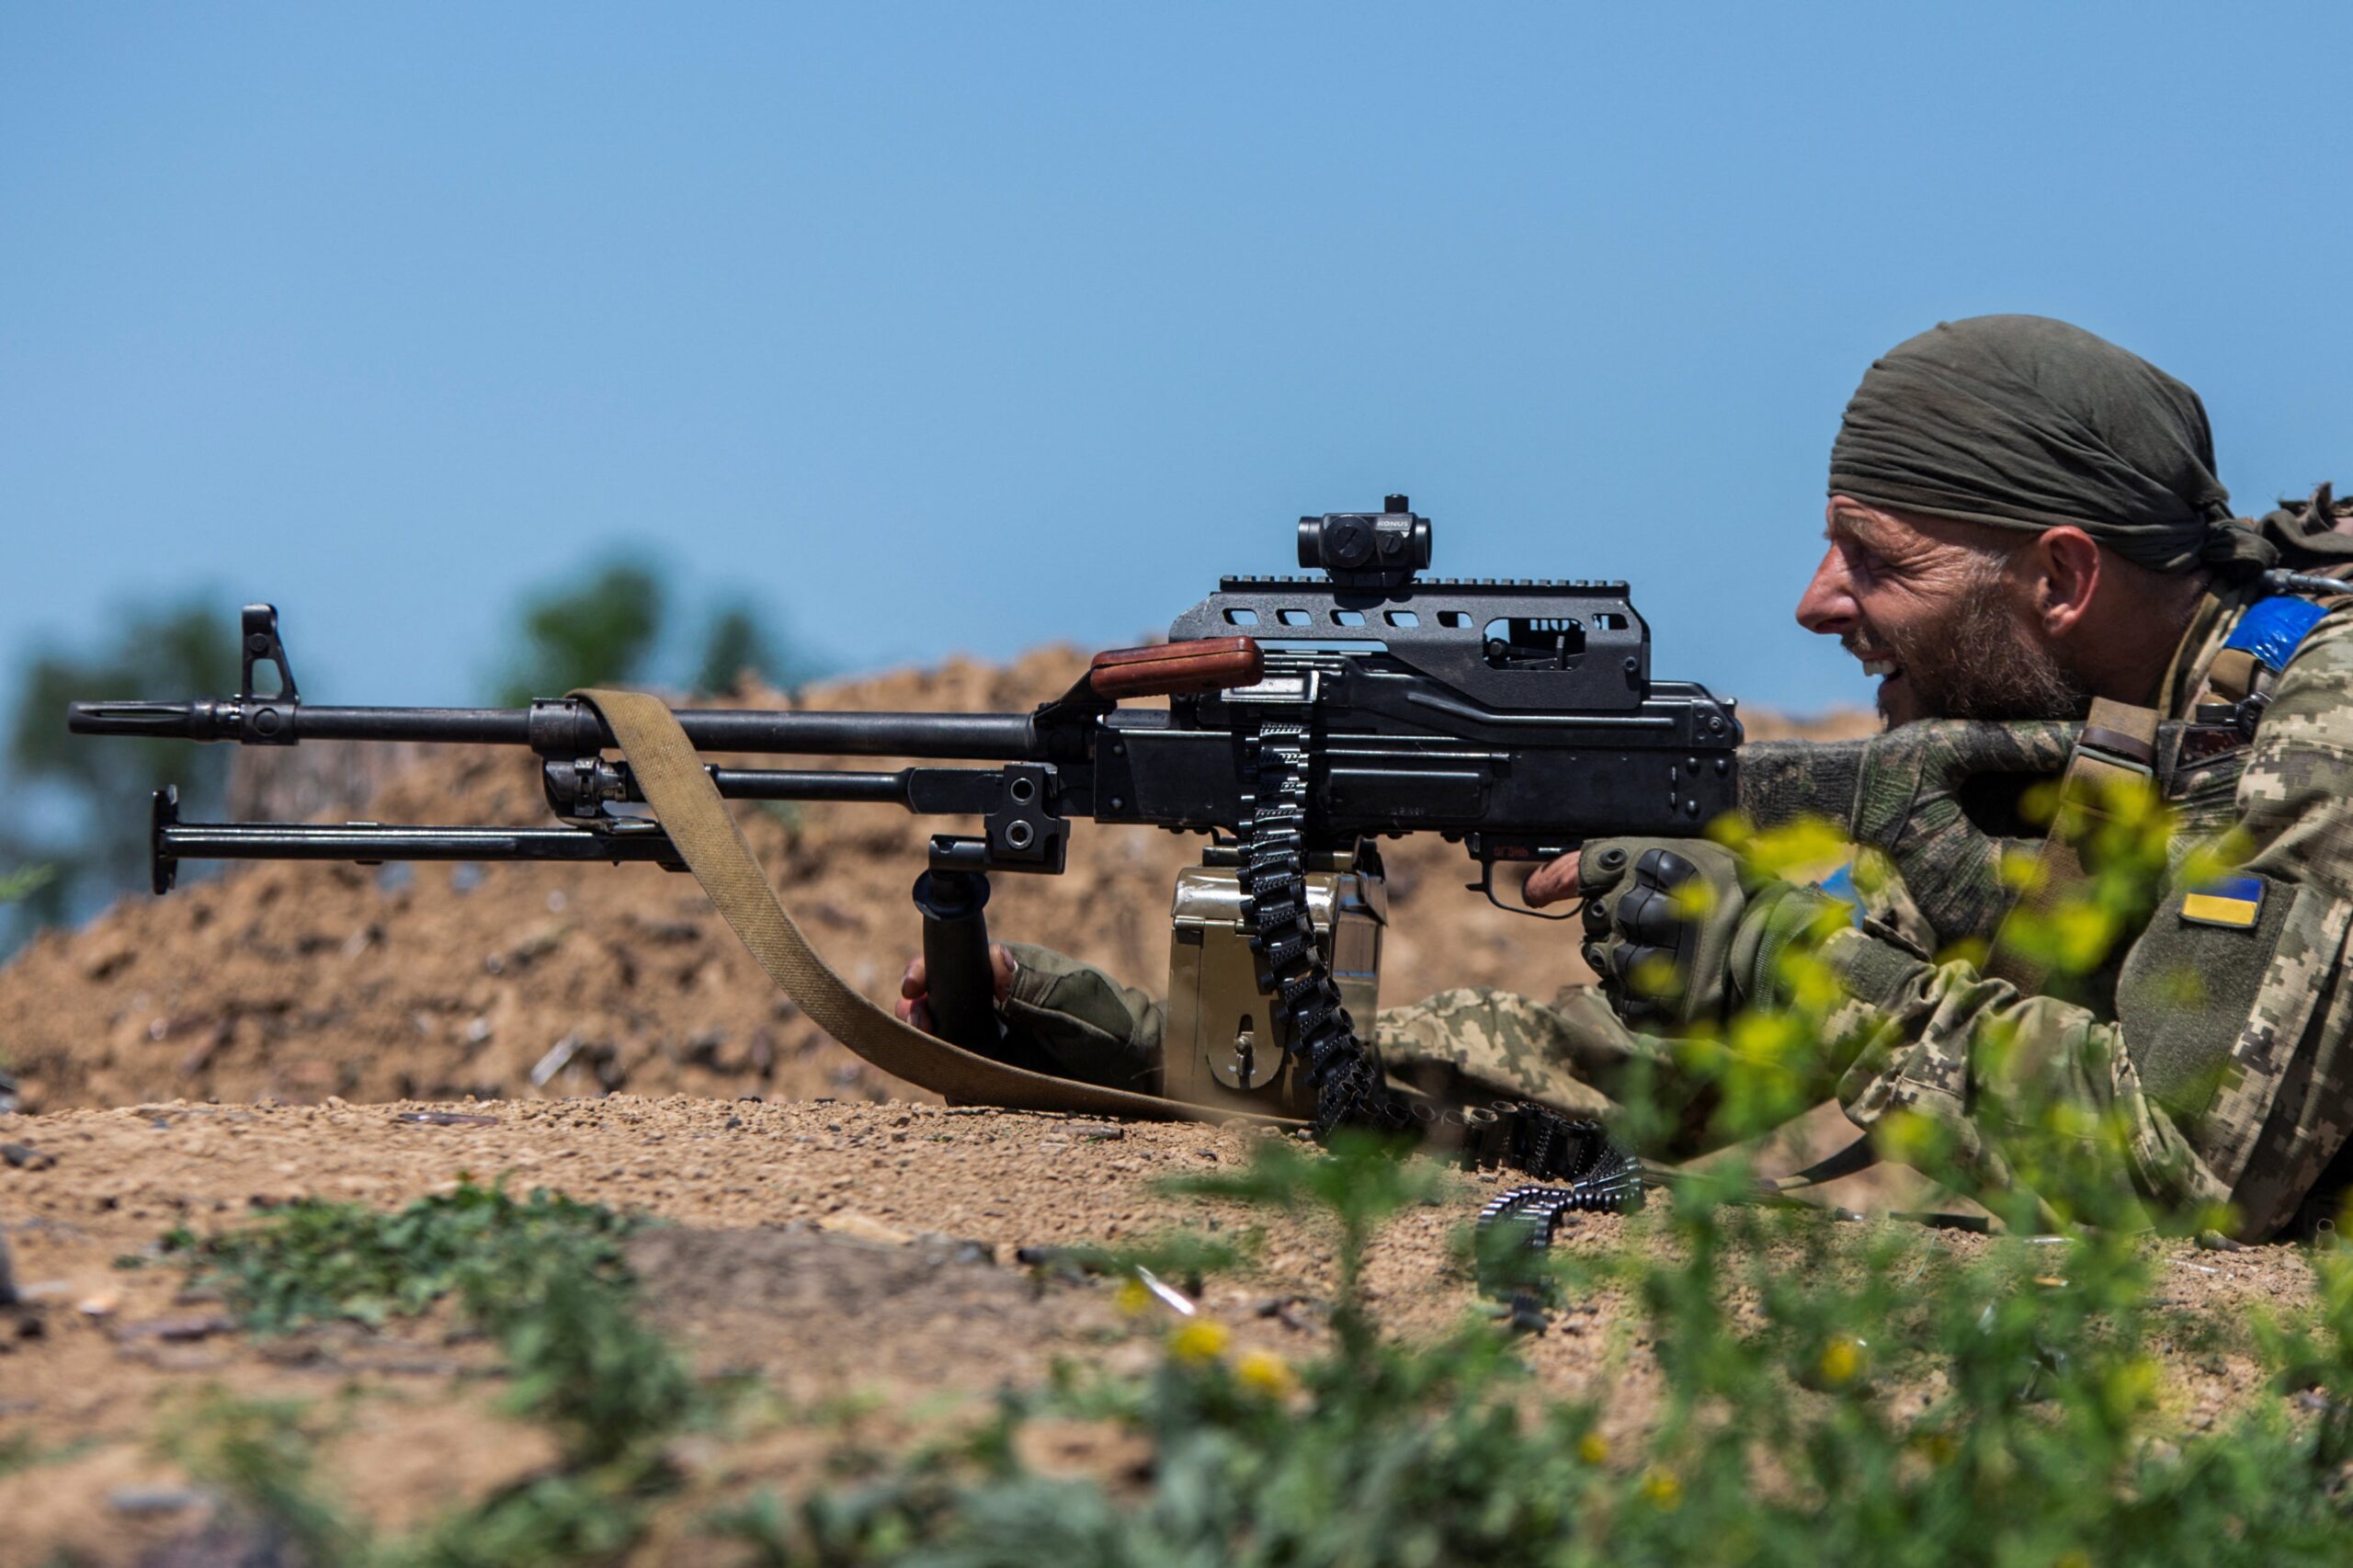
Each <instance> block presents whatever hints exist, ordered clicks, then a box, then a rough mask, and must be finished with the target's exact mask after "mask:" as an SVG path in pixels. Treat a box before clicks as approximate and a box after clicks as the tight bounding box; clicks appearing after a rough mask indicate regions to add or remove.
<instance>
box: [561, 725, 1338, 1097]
mask: <svg viewBox="0 0 2353 1568" xmlns="http://www.w3.org/2000/svg"><path fill="white" fill-rule="evenodd" d="M573 695H574V696H575V697H578V698H581V699H585V700H586V701H587V702H588V703H590V704H591V705H592V706H594V707H595V708H596V710H597V712H599V713H601V714H602V715H604V719H605V722H606V723H607V724H608V725H609V726H611V728H612V732H613V738H614V740H615V741H616V742H617V743H618V744H619V746H620V753H621V756H623V757H625V758H626V759H627V760H628V762H629V765H630V769H631V772H632V773H633V774H634V775H635V776H636V778H637V784H638V788H639V790H641V791H642V792H643V794H644V796H645V801H646V804H647V805H649V806H651V807H652V808H653V811H654V818H655V820H656V821H658V822H660V823H661V824H662V826H663V829H664V831H665V832H666V833H667V834H668V835H670V842H671V843H672V844H674V845H676V846H677V850H678V855H679V858H682V859H684V860H685V861H686V863H687V869H688V870H689V871H692V872H693V873H694V877H695V881H699V882H700V883H701V884H702V890H703V892H706V893H708V894H710V902H711V903H713V904H715V905H717V906H718V909H719V913H720V915H722V917H723V918H724V919H725V920H726V922H727V924H728V925H729V926H731V927H732V928H733V930H734V932H735V935H736V936H737V937H740V938H741V939H742V940H743V943H744V946H745V948H746V949H749V951H750V952H751V955H752V957H753V958H754V959H756V960H758V961H759V965H760V967H761V968H762V969H764V970H766V971H767V974H768V978H769V979H771V980H773V981H775V982H776V983H777V986H778V988H779V989H780V990H781V991H783V993H784V994H786V995H787V996H790V998H792V1000H793V1002H794V1003H795V1004H797V1005H798V1006H800V1008H801V1011H802V1012H804V1013H806V1014H808V1015H809V1017H811V1019H813V1021H814V1022H815V1023H816V1025H817V1027H818V1028H822V1029H824V1031H825V1032H826V1033H827V1034H829V1035H831V1036H833V1037H834V1038H835V1040H839V1041H841V1042H842V1044H844V1045H846V1046H847V1047H848V1048H849V1049H850V1050H852V1051H856V1052H857V1053H858V1055H859V1056H860V1057H862V1058H864V1059H865V1060H866V1061H867V1062H870V1063H872V1064H873V1065H874V1066H876V1067H879V1068H881V1070H882V1071H883V1072H885V1073H888V1074H891V1075H892V1077H894V1078H903V1079H904V1080H906V1081H907V1082H908V1083H910V1084H914V1085H917V1086H918V1087H920V1088H926V1089H929V1090H931V1091H932V1092H933V1093H934V1094H938V1095H941V1096H946V1098H947V1099H948V1101H949V1104H951V1105H992V1106H1003V1107H1004V1108H1006V1109H1008V1110H1059V1111H1078V1112H1083V1113H1087V1114H1091V1115H1098V1116H1132V1117H1141V1118H1146V1119H1158V1120H1172V1119H1197V1120H1221V1121H1222V1120H1231V1119H1237V1118H1238V1119H1244V1120H1255V1121H1261V1122H1267V1123H1269V1124H1271V1125H1275V1126H1297V1125H1301V1124H1300V1123H1296V1122H1290V1121H1284V1120H1281V1119H1277V1118H1272V1117H1254V1116H1249V1115H1247V1114H1241V1113H1236V1112H1233V1111H1231V1110H1211V1109H1209V1108H1205V1107H1201V1106H1195V1105H1188V1104H1186V1103H1184V1102H1183V1101H1180V1100H1172V1099H1165V1098H1163V1097H1161V1096H1158V1095H1146V1094H1138V1093H1136V1092H1134V1091H1132V1090H1128V1089H1109V1088H1103V1087H1100V1086H1098V1085H1093V1084H1082V1083H1079V1082H1077V1081H1075V1080H1074V1079H1069V1078H1057V1077H1055V1076H1053V1075H1052V1074H1048V1073H1032V1072H1029V1071H1028V1070H1026V1069H1024V1068H1019V1067H1009V1066H1007V1065H1006V1064H1005V1063H1004V1062H996V1061H992V1060H991V1059H990V1058H988V1057H985V1056H982V1055H980V1054H978V1053H977V1052H974V1051H966V1050H964V1049H962V1048H961V1047H960V1046H955V1045H951V1044H949V1042H948V1041H946V1040H940V1039H938V1038H936V1037H934V1036H932V1035H928V1034H926V1033H924V1032H923V1031H922V1030H921V1029H918V1028H911V1027H910V1026H908V1025H906V1024H903V1023H901V1022H900V1021H899V1020H898V1019H897V1018H894V1017H892V1016H891V1015H890V1014H889V1013H886V1012H884V1011H883V1010H882V1009H881V1008H880V1007H878V1006H875V1005H874V1004H873V1003H872V1002H870V1001H869V1000H868V999H867V998H866V997H865V996H864V995H862V994H860V993H859V992H858V990H857V988H856V987H854V986H852V985H851V984H850V983H848V982H847V981H846V980H844V979H843V978H842V977H841V976H840V975H839V974H836V973H835V971H834V970H833V968H832V967H831V966H830V965H828V964H827V963H826V962H825V960H824V959H823V958H821V957H819V956H818V953H817V951H816V949H814V948H813V947H811V946H810V945H809V938H808V937H805V936H804V935H802V934H801V927H800V926H799V925H798V924H796V923H795V922H794V920H793V918H792V916H791V915H790V914H788V913H787V912H786V910H785V907H784V903H783V901H782V900H781V899H779V897H778V896H777V892H776V889H775V887H774V886H772V885H771V884H770V883H769V881H768V879H767V872H765V871H763V870H761V869H760V863H759V861H758V860H757V859H756V858H754V857H753V854H752V846H750V845H749V844H748V843H746V842H745V838H744V834H743V830H742V829H740V828H738V827H737V826H736V825H735V819H734V818H733V816H731V815H729V814H728V811H727V803H726V801H723V800H722V798H721V797H720V793H719V789H718V786H716V785H714V784H713V783H712V782H711V781H710V774H708V773H706V772H704V771H703V764H702V759H701V757H700V756H698V755H697V754H696V752H695V748H694V743H692V742H691V741H689V740H688V739H687V736H686V732H685V731H683V730H681V729H680V728H679V727H678V721H677V719H676V716H674V715H673V714H672V713H671V711H670V709H669V706H668V704H666V703H665V702H663V701H662V700H661V699H659V698H655V697H649V696H647V695H646V694H644V693H643V692H636V691H612V690H590V691H576V692H574V693H573Z"/></svg>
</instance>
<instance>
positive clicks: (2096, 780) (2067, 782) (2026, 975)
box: [1985, 697, 2157, 995]
mask: <svg viewBox="0 0 2353 1568" xmlns="http://www.w3.org/2000/svg"><path fill="white" fill-rule="evenodd" d="M2156 763H2157V710H2155V709H2154V708H2136V707H2134V706H2133V705H2131V703H2127V702H2113V701H2110V700H2109V699H2107V698H2105V697H2101V698H2095V699H2093V700H2092V709H2091V712H2090V714H2089V715H2088V716H2087V717H2086V719H2085V721H2084V728H2083V733H2081V734H2080V735H2078V736H2077V737H2076V738H2075V751H2074V752H2073V753H2072V754H2071V755H2070V756H2068V758H2067V770H2066V772H2065V773H2063V774H2062V775H2061V776H2060V779H2059V809H2058V812H2057V814H2056V815H2054V816H2053V817H2052V822H2051V831H2050V833H2049V834H2047V835H2045V836H2044V838H2043V840H2042V848H2041V851H2040V853H2039V854H2037V855H2036V857H2035V861H2034V872H2033V875H2032V878H2031V879H2030V880H2029V881H2028V883H2027V885H2026V889H2025V891H2024V892H2020V893H2019V894H2018V903H2015V904H2013V905H2012V906H2011V908H2010V912H2009V914H2008V915H2005V916H2004V917H2003V920H2002V925H2001V927H2000V929H1998V930H1996V931H1995V933H1994V949H1993V951H1992V952H1991V953H1989V954H1988V955H1986V959H1985V973H1986V974H1988V975H1989V976H1992V977H1993V978H1994V979H1996V980H2006V981H2008V982H2009V983H2011V984H2012V985H2015V986H2016V987H2018V990H2019V991H2020V992H2022V993H2024V994H2029V995H2031V994H2037V993H2039V992H2040V991H2041V990H2042V988H2043V985H2044V983H2045V982H2047V981H2048V980H2049V979H2050V978H2051V964H2050V961H2049V960H2047V959H2045V958H2042V957H2040V956H2039V955H2036V954H2033V953H2031V952H2029V951H2027V950H2025V949H2026V947H2027V946H2028V944H2026V943H2022V942H2021V940H2020V937H2021V932H2022V931H2024V930H2028V929H2032V928H2034V927H2036V926H2042V927H2044V928H2046V929H2047V928H2048V922H2049V919H2050V916H2051V915H2052V914H2053V913H2054V912H2055V911H2056V910H2057V909H2058V908H2059V906H2060V905H2061V904H2063V903H2066V902H2067V900H2068V899H2070V898H2071V897H2073V896H2075V893H2076V892H2077V891H2078V890H2079V889H2081V888H2082V887H2083V886H2084V884H2085V883H2086V881H2089V880H2090V875H2089V873H2088V872H2087V871H2086V869H2085V867H2084V846H2085V845H2086V843H2088V842H2089V841H2090V839H2091V837H2092V836H2093V835H2094V834H2095V833H2097V830H2098V829H2099V828H2100V827H2101V825H2103V824H2106V823H2108V822H2109V821H2111V820H2113V817H2114V812H2113V811H2112V810H2111V809H2110V808H2111V805H2112V802H2113V801H2114V800H2115V799H2116V794H2117V791H2118V790H2119V789H2120V787H2128V784H2127V781H2128V780H2129V781H2131V783H2132V784H2135V785H2146V784H2147V783H2148V782H2149V781H2150V780H2151V779H2152V778H2154V777H2155V776H2156Z"/></svg>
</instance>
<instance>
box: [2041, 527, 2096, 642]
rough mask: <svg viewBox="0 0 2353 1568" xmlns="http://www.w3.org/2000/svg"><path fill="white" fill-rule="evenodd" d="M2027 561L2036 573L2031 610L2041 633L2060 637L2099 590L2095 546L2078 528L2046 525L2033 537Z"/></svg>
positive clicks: (2081, 615)
mask: <svg viewBox="0 0 2353 1568" xmlns="http://www.w3.org/2000/svg"><path fill="white" fill-rule="evenodd" d="M2029 560H2030V561H2031V562H2032V564H2033V566H2034V568H2035V571H2036V574H2037V577H2036V581H2035V582H2034V583H2033V585H2031V586H2032V592H2033V596H2034V597H2033V600H2032V611H2031V613H2032V614H2033V616H2034V618H2035V620H2036V623H2037V624H2038V625H2040V627H2041V628H2042V631H2043V632H2044V634H2045V635H2047V636H2051V637H2064V636H2066V635H2067V634H2068V633H2069V632H2071V631H2075V628H2076V627H2077V626H2079V625H2081V624H2082V622H2083V619H2084V617H2085V616H2086V615H2087V614H2088V613H2090V610H2091V607H2092V598H2093V597H2094V596H2095V595H2097V593H2098V592H2099V579H2100V550H2099V546H2098V545H2097V543H2095V542H2094V541H2093V540H2092V536H2091V535H2089V534H2087V533H2086V532H2085V531H2084V530H2083V529H2081V528H2048V529H2045V530H2044V531H2043V532H2041V533H2040V534H2038V535H2036V536H2035V540H2034V544H2033V546H2032V547H2031V551H2030V554H2029Z"/></svg>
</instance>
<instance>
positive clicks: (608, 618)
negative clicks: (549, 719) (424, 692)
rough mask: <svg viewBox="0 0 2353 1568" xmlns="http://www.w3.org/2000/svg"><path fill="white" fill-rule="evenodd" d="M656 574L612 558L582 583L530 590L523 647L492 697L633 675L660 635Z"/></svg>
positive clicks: (506, 700)
mask: <svg viewBox="0 0 2353 1568" xmlns="http://www.w3.org/2000/svg"><path fill="white" fill-rule="evenodd" d="M664 597H665V596H664V594H663V591H662V579H661V578H660V576H658V575H657V574H655V572H654V569H653V568H652V567H651V566H648V565H646V564H644V563H643V562H637V561H628V560H622V561H614V562H608V563H607V564H605V565H603V566H601V567H598V568H597V569H596V571H595V572H594V573H593V574H591V575H590V576H588V577H587V578H586V579H585V581H582V582H580V583H577V584H575V585H571V586H564V587H556V588H551V589H547V590H544V591H542V592H540V593H537V594H534V595H532V596H531V597H529V598H528V599H526V600H525V601H524V605H523V632H522V642H523V647H522V652H521V653H520V654H519V655H518V656H517V659H516V660H515V661H514V663H513V665H512V673H511V674H510V675H509V676H507V678H506V680H505V681H503V682H502V683H501V684H500V686H499V690H498V700H499V702H500V703H502V704H503V705H505V706H507V707H520V706H522V705H523V704H524V703H526V702H529V700H530V699H533V698H535V697H561V696H563V694H564V693H565V692H567V691H569V690H571V689H572V688H573V687H577V686H601V685H608V684H612V683H616V682H625V681H629V680H632V679H635V678H637V677H639V676H642V674H643V672H644V666H645V660H646V655H647V654H649V653H652V652H653V651H654V643H655V642H656V641H658V640H659V638H660V637H661V634H662V611H663V600H664Z"/></svg>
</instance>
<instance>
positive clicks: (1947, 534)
mask: <svg viewBox="0 0 2353 1568" xmlns="http://www.w3.org/2000/svg"><path fill="white" fill-rule="evenodd" d="M1991 532H1992V530H1989V529H1985V528H1977V527H1972V526H1971V525H1968V524H1962V523H1950V522H1945V521H1942V520H1939V519H1936V518H1898V517H1893V516H1892V515H1890V514H1888V513H1884V512H1878V511H1874V510H1872V509H1870V508H1868V507H1862V506H1857V505H1855V504H1853V503H1845V504H1843V505H1841V504H1838V503H1834V504H1833V506H1832V507H1831V509H1830V526H1829V529H1828V535H1829V540H1830V550H1829V552H1828V553H1827V554H1826V555H1824V558H1823V562H1822V564H1821V566H1819V567H1818V568H1816V570H1815V572H1814V576H1813V582H1812V583H1811V584H1809V585H1807V589H1806V594H1805V597H1804V599H1803V600H1802V602H1801V603H1800V605H1799V609H1798V619H1800V620H1801V621H1802V622H1804V623H1805V624H1806V625H1807V626H1808V627H1809V628H1811V629H1812V630H1814V631H1825V632H1830V633H1832V634H1834V635H1836V636H1837V637H1838V639H1839V641H1840V642H1841V643H1842V644H1843V645H1844V646H1845V647H1846V649H1847V652H1848V653H1852V654H1854V656H1855V657H1856V659H1857V660H1859V662H1860V663H1861V664H1862V666H1863V671H1864V673H1865V674H1866V675H1869V676H1874V677H1876V678H1877V679H1878V681H1879V691H1878V703H1879V710H1880V715H1881V718H1882V719H1884V720H1885V721H1886V722H1887V723H1888V724H1889V725H1890V726H1891V727H1892V726H1894V725H1897V724H1908V723H1911V722H1914V721H1915V720H1919V719H2073V718H2080V717H2081V716H2082V714H2083V712H2084V710H2085V708H2086V704H2087V702H2088V700H2089V694H2088V692H2087V690H2086V686H2085V683H2084V682H2083V681H2082V680H2081V679H2080V678H2079V677H2078V676H2077V675H2076V673H2075V671H2074V670H2073V669H2072V668H2071V667H2070V666H2069V665H2068V664H2067V663H2066V662H2065V661H2064V660H2063V658H2062V657H2061V655H2060V654H2059V653H2058V652H2057V651H2056V650H2055V649H2053V648H2052V646H2051V645H2050V644H2049V643H2048V642H2045V641H2044V640H2043V639H2042V638H2041V637H2040V636H2039V635H2038V634H2037V631H2036V630H2035V623H2034V619H2033V616H2032V611H2033V608H2034V603H2033V599H2034V591H2035V590H2034V587H2033V581H2034V579H2033V576H2032V574H2030V573H2029V572H2025V571H2020V570H2018V569H2017V562H2018V546H2017V545H2015V544H2014V543H2012V542H2011V541H2009V540H2005V539H2003V538H2001V537H2000V536H1998V535H1994V536H1993V537H1991V538H1989V537H1988V535H1989V534H1991Z"/></svg>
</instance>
